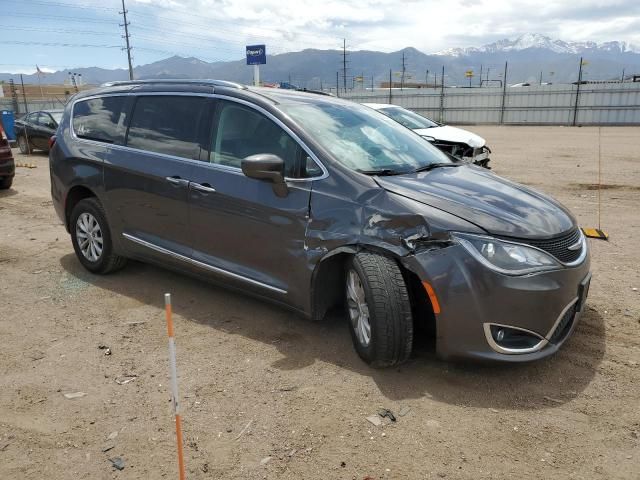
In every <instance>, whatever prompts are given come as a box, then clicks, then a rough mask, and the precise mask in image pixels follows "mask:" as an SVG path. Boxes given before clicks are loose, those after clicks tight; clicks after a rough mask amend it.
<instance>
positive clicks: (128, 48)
mask: <svg viewBox="0 0 640 480" xmlns="http://www.w3.org/2000/svg"><path fill="white" fill-rule="evenodd" d="M119 13H120V14H121V15H122V16H123V17H124V23H123V24H122V25H120V26H121V27H124V40H125V42H126V44H127V46H126V47H125V48H123V50H126V51H127V60H128V62H129V80H133V65H132V64H131V45H130V44H129V37H130V35H129V22H127V9H126V7H125V6H124V0H122V11H121V12H119Z"/></svg>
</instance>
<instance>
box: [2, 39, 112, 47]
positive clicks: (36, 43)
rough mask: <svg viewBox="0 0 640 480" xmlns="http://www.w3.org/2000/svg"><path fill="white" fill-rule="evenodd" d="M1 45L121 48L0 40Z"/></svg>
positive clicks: (85, 44) (86, 44)
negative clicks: (0, 41)
mask: <svg viewBox="0 0 640 480" xmlns="http://www.w3.org/2000/svg"><path fill="white" fill-rule="evenodd" d="M2 43H6V44H10V45H35V46H41V47H82V48H122V47H121V46H120V45H95V44H88V43H61V42H23V41H19V40H2Z"/></svg>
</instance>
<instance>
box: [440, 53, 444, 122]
mask: <svg viewBox="0 0 640 480" xmlns="http://www.w3.org/2000/svg"><path fill="white" fill-rule="evenodd" d="M440 82H441V83H440V123H442V122H444V65H443V66H442V77H441V78H440Z"/></svg>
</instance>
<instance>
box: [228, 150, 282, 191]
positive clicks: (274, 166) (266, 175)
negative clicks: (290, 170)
mask: <svg viewBox="0 0 640 480" xmlns="http://www.w3.org/2000/svg"><path fill="white" fill-rule="evenodd" d="M240 166H241V167H242V173H244V174H245V175H246V176H247V177H249V178H256V179H258V180H268V181H270V182H272V183H273V191H274V192H275V194H276V195H277V196H279V197H285V196H286V195H287V193H288V192H289V189H288V187H287V184H286V183H285V181H284V160H283V159H282V158H280V157H279V156H278V155H273V154H271V153H258V154H256V155H249V156H248V157H246V158H243V159H242V162H241V164H240Z"/></svg>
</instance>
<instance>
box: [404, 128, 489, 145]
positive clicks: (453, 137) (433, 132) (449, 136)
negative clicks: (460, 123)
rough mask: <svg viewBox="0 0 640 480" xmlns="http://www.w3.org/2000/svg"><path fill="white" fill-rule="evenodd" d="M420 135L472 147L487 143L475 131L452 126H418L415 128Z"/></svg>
mask: <svg viewBox="0 0 640 480" xmlns="http://www.w3.org/2000/svg"><path fill="white" fill-rule="evenodd" d="M414 132H416V133H417V134H418V135H422V136H427V137H433V138H435V139H436V140H444V141H445V142H456V143H466V144H467V145H469V146H470V147H472V148H479V147H484V144H485V143H486V142H485V140H484V138H482V137H481V136H479V135H476V134H475V133H471V132H469V131H468V130H463V129H462V128H456V127H450V126H449V125H443V126H441V127H433V128H418V129H416V130H414Z"/></svg>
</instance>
